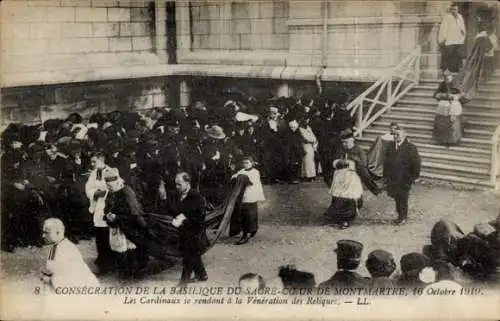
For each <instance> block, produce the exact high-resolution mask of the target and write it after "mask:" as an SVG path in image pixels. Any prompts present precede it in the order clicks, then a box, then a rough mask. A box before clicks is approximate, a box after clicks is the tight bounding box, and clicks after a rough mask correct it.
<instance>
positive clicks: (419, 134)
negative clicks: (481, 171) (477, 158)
mask: <svg viewBox="0 0 500 321" xmlns="http://www.w3.org/2000/svg"><path fill="white" fill-rule="evenodd" d="M402 126H403V128H405V129H406V131H407V133H408V137H409V138H410V139H411V140H412V141H414V142H419V143H424V144H437V142H436V141H435V140H434V139H433V138H432V130H429V129H428V128H425V127H423V126H419V125H404V124H403V125H402ZM387 128H389V123H386V124H382V125H381V124H374V125H373V126H372V127H371V128H368V129H365V131H364V133H366V134H367V135H369V134H374V135H379V134H380V133H383V132H386V131H387ZM459 145H460V146H463V147H469V148H475V149H482V150H485V151H488V150H491V142H490V140H489V139H476V138H469V137H463V138H462V139H461V140H460V143H459Z"/></svg>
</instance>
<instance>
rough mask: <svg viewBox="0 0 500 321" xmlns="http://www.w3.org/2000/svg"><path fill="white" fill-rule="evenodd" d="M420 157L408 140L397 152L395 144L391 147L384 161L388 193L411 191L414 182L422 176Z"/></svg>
mask: <svg viewBox="0 0 500 321" xmlns="http://www.w3.org/2000/svg"><path fill="white" fill-rule="evenodd" d="M420 164H421V160H420V155H419V154H418V150H417V147H416V146H415V145H413V144H412V143H410V142H409V141H408V140H407V139H405V141H404V142H403V143H402V144H401V145H400V146H399V149H398V150H396V146H395V144H391V145H389V147H388V148H387V154H386V157H385V161H384V179H385V181H386V184H387V193H388V194H389V195H391V194H394V193H395V192H397V191H398V190H401V189H405V190H407V191H408V190H410V188H411V185H412V184H413V182H414V181H415V180H416V179H417V178H418V177H419V176H420Z"/></svg>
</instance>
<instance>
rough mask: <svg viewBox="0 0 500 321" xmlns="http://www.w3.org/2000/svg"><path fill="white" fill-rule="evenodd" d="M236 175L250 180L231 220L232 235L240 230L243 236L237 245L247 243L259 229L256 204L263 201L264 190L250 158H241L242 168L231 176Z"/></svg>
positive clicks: (257, 171) (258, 173)
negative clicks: (244, 176)
mask: <svg viewBox="0 0 500 321" xmlns="http://www.w3.org/2000/svg"><path fill="white" fill-rule="evenodd" d="M238 175H246V176H247V177H248V179H249V180H250V184H249V185H248V186H247V187H246V188H245V191H244V192H243V198H242V200H241V203H240V205H239V207H238V208H237V209H236V211H235V213H234V214H233V217H232V220H231V228H230V229H231V230H232V231H233V232H231V234H232V235H236V234H238V233H234V231H235V229H241V231H242V232H243V234H242V235H241V238H240V239H239V240H238V241H237V242H236V244H237V245H241V244H245V243H248V241H249V240H250V239H251V238H252V237H254V236H255V234H256V233H257V230H258V227H259V212H258V205H257V204H258V202H261V201H265V197H264V190H263V188H262V182H261V180H260V172H259V170H258V169H256V168H254V161H253V159H252V157H251V156H246V157H244V158H243V168H242V169H241V170H239V171H238V172H236V174H234V175H233V178H235V177H236V176H238Z"/></svg>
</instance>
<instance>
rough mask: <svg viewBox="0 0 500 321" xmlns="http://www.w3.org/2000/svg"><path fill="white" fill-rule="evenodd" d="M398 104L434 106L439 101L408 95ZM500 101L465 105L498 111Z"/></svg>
mask: <svg viewBox="0 0 500 321" xmlns="http://www.w3.org/2000/svg"><path fill="white" fill-rule="evenodd" d="M395 105H396V106H403V105H417V106H433V107H436V106H437V102H436V100H435V99H434V98H432V99H415V97H411V96H410V97H406V96H405V98H403V99H400V100H398V101H397V102H396V104H395ZM499 105H500V102H498V103H496V104H481V103H478V102H475V101H471V102H469V103H468V104H467V105H466V106H465V107H464V109H465V108H471V109H472V108H474V109H475V108H478V109H479V108H480V109H488V110H492V111H494V112H496V111H498V109H500V106H499Z"/></svg>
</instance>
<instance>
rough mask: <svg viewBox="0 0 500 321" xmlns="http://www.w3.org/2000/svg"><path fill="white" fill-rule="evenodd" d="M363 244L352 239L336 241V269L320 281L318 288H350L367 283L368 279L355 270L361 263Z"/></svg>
mask: <svg viewBox="0 0 500 321" xmlns="http://www.w3.org/2000/svg"><path fill="white" fill-rule="evenodd" d="M362 251H363V244H361V243H359V242H357V241H353V240H340V241H338V242H337V249H336V250H335V252H337V269H338V271H337V272H335V274H334V275H333V276H332V277H331V278H330V279H328V280H326V281H324V282H322V283H321V284H320V285H319V286H318V287H319V288H338V287H344V288H352V287H356V288H357V287H365V286H368V285H369V282H370V279H369V278H365V277H362V276H361V275H359V274H358V273H357V272H356V271H354V270H356V269H357V268H358V266H359V264H360V263H361V252H362Z"/></svg>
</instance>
